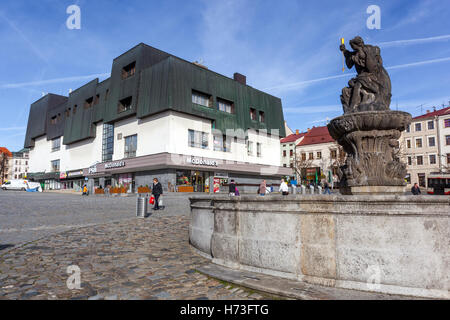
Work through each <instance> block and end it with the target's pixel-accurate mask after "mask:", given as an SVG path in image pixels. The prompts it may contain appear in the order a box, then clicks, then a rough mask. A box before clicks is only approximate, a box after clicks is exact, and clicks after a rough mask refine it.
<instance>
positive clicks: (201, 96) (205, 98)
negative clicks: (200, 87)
mask: <svg viewBox="0 0 450 320" xmlns="http://www.w3.org/2000/svg"><path fill="white" fill-rule="evenodd" d="M192 103H195V104H199V105H201V106H204V107H208V108H209V107H212V96H211V95H210V94H206V93H203V92H200V91H196V90H192Z"/></svg>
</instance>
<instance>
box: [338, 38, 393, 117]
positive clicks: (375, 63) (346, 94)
mask: <svg viewBox="0 0 450 320" xmlns="http://www.w3.org/2000/svg"><path fill="white" fill-rule="evenodd" d="M350 46H351V47H352V49H353V50H355V51H353V52H351V51H348V50H347V49H346V48H345V44H341V46H340V50H341V51H342V53H343V54H344V58H345V64H346V65H347V67H348V68H349V69H351V68H353V66H354V67H355V69H356V72H357V73H358V76H357V77H356V78H353V79H351V80H350V81H349V83H348V85H349V87H347V88H344V89H342V95H341V102H342V106H343V107H344V113H351V112H357V111H375V110H389V105H390V104H391V79H390V78H389V75H388V73H387V71H386V69H384V67H383V60H382V59H381V55H380V48H378V47H376V46H371V45H365V44H364V41H363V39H362V38H361V37H356V38H354V39H353V40H351V41H350Z"/></svg>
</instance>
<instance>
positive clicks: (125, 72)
mask: <svg viewBox="0 0 450 320" xmlns="http://www.w3.org/2000/svg"><path fill="white" fill-rule="evenodd" d="M135 73H136V61H134V62H132V63H130V64H129V65H127V66H125V67H123V69H122V80H124V79H127V78H129V77H131V76H134V74H135Z"/></svg>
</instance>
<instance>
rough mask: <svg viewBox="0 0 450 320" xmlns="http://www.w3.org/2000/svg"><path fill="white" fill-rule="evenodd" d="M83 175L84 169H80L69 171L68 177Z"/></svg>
mask: <svg viewBox="0 0 450 320" xmlns="http://www.w3.org/2000/svg"><path fill="white" fill-rule="evenodd" d="M82 175H83V170H78V171H72V172H68V173H67V177H69V178H70V177H76V176H82Z"/></svg>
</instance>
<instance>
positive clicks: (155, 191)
mask: <svg viewBox="0 0 450 320" xmlns="http://www.w3.org/2000/svg"><path fill="white" fill-rule="evenodd" d="M162 194H163V189H162V185H161V183H160V182H159V181H158V178H153V186H152V195H153V196H154V197H155V206H154V207H153V210H159V209H160V208H159V197H160V196H161V195H162Z"/></svg>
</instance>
